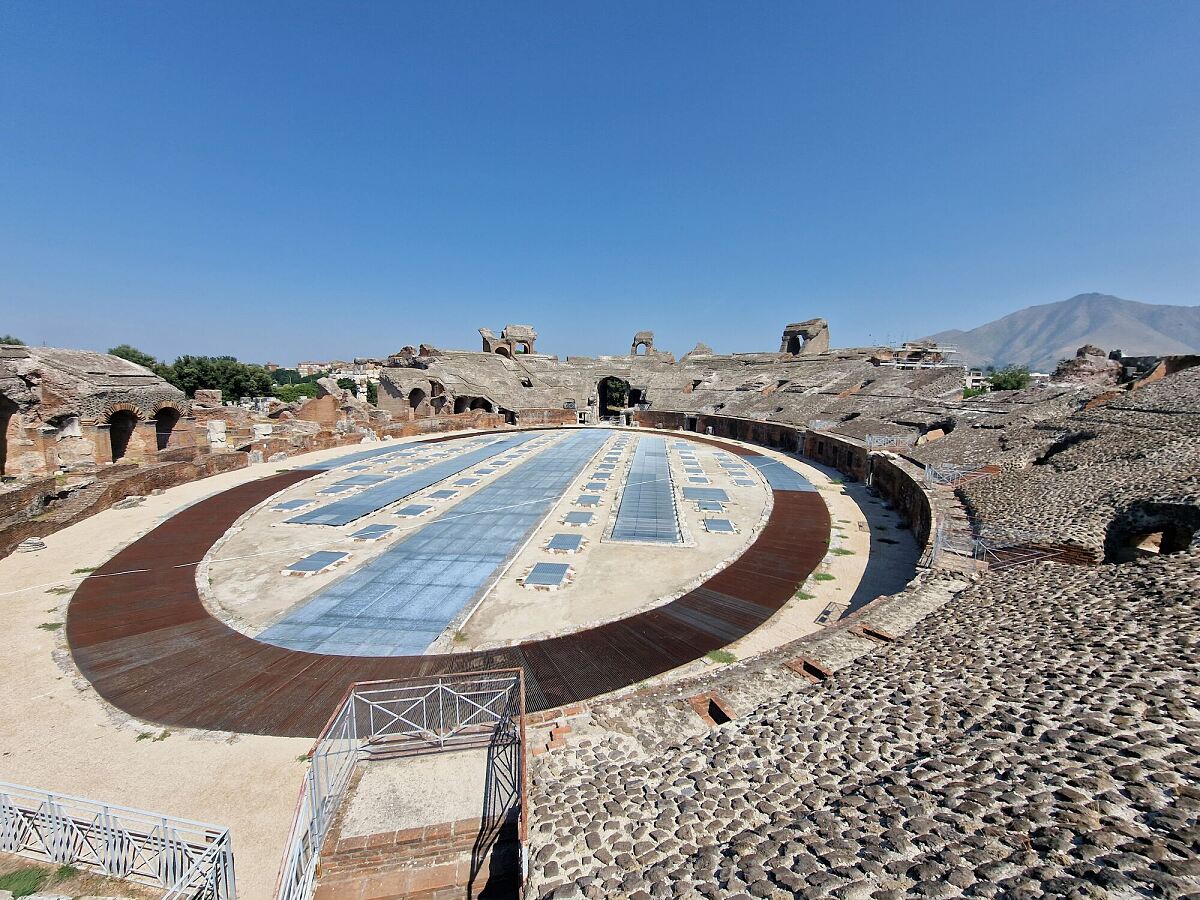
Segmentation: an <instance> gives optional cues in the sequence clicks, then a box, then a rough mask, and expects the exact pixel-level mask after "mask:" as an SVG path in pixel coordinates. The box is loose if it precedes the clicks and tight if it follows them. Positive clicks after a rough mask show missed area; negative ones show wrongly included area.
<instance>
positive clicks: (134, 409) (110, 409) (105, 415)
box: [100, 400, 145, 422]
mask: <svg viewBox="0 0 1200 900" xmlns="http://www.w3.org/2000/svg"><path fill="white" fill-rule="evenodd" d="M119 412H127V413H133V417H134V418H135V419H138V420H139V421H140V420H142V419H143V418H145V411H144V410H143V409H142V408H141V407H140V406H138V405H137V404H136V403H130V402H129V401H127V400H117V401H115V402H113V403H109V404H108V405H107V406H105V407H104V409H103V410H101V412H100V421H101V422H108V420H109V419H111V418H112V417H113V416H114V415H116V414H117V413H119Z"/></svg>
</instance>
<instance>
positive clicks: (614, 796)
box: [531, 548, 1200, 898]
mask: <svg viewBox="0 0 1200 900" xmlns="http://www.w3.org/2000/svg"><path fill="white" fill-rule="evenodd" d="M1198 592H1200V548H1198V549H1194V550H1192V551H1191V552H1189V553H1188V554H1186V555H1185V556H1182V557H1176V558H1163V559H1158V560H1153V561H1149V562H1138V563H1133V564H1129V565H1125V566H1121V567H1119V568H1116V569H1112V568H1103V569H1096V570H1092V571H1087V572H1081V571H1080V570H1078V569H1076V568H1072V567H1064V566H1056V565H1054V564H1048V563H1047V564H1042V565H1038V566H1035V567H1030V568H1027V569H1025V570H1024V571H1021V572H1020V573H1019V574H1013V573H995V574H991V575H989V576H987V577H985V578H983V579H982V580H980V581H979V582H977V583H976V584H974V585H972V586H971V587H969V588H968V589H967V590H965V591H963V592H962V593H960V594H959V595H958V596H957V597H956V598H955V599H954V600H952V601H951V602H950V603H948V604H946V605H945V606H944V607H942V608H941V609H940V610H939V611H937V612H936V613H935V614H933V615H930V616H929V617H928V618H927V619H926V620H925V621H924V622H922V623H921V624H920V625H919V626H918V627H916V628H915V629H913V631H912V632H910V633H909V634H908V635H906V636H905V637H904V638H903V639H902V640H901V641H899V642H897V643H895V644H892V645H890V646H889V647H887V648H884V649H881V650H879V651H878V652H875V653H874V654H871V655H869V656H867V657H864V658H862V659H859V660H858V661H857V662H855V663H854V664H852V665H850V666H848V667H847V668H846V669H845V670H844V671H841V672H839V673H837V674H836V675H835V676H834V677H832V678H830V679H829V680H827V681H825V682H824V683H822V684H820V685H817V686H813V687H809V688H804V689H799V690H794V691H791V692H789V693H786V694H784V695H783V696H781V697H779V698H778V699H776V700H774V701H771V702H768V703H765V704H763V705H762V706H760V707H759V708H758V709H756V710H755V711H754V712H753V713H751V714H750V715H749V716H747V717H746V718H744V719H741V720H736V721H734V722H732V723H729V724H726V725H724V726H722V727H720V728H718V729H716V730H714V731H712V732H711V733H710V734H706V735H704V736H701V737H698V738H693V739H691V740H688V741H685V742H683V743H681V744H677V745H674V746H662V745H659V746H655V747H653V748H652V749H650V750H649V751H647V750H644V749H643V748H641V747H640V746H639V745H637V744H636V743H634V742H632V741H630V740H622V739H619V738H616V737H613V738H609V739H606V740H602V741H597V742H596V743H594V744H590V745H589V744H586V743H583V744H581V745H580V746H579V747H578V748H577V749H575V750H574V751H567V752H563V753H559V754H556V755H551V756H549V757H547V758H546V759H547V760H548V761H547V762H546V763H544V764H543V765H542V766H541V767H539V768H538V769H536V770H535V778H534V788H533V793H532V797H531V804H532V816H533V819H532V821H533V822H535V823H537V824H536V825H535V827H534V829H533V835H532V844H533V846H532V852H533V857H534V860H535V863H536V864H535V865H534V867H533V871H534V880H533V888H534V890H533V895H534V896H546V895H548V894H549V895H552V896H554V897H559V896H579V895H582V896H587V897H610V896H618V895H619V896H629V897H642V896H652V897H694V896H708V897H732V896H740V895H741V894H742V893H743V892H744V893H746V894H749V895H750V896H755V897H790V896H805V897H827V896H841V897H868V896H874V897H881V898H883V897H899V896H903V895H906V894H908V893H912V894H916V895H922V896H934V897H953V896H960V895H962V896H979V897H989V896H999V895H1005V896H1026V897H1040V896H1044V897H1050V896H1078V897H1089V896H1097V897H1100V896H1134V895H1140V894H1156V895H1160V896H1183V895H1185V894H1187V893H1189V892H1191V891H1195V890H1196V889H1197V888H1200V880H1197V877H1196V876H1197V874H1198V873H1200V867H1198V866H1197V864H1196V862H1195V848H1196V844H1197V840H1198V839H1200V824H1198V820H1197V815H1198V812H1200V786H1198V784H1197V776H1200V766H1198V763H1197V760H1198V758H1200V688H1198V679H1197V675H1198V674H1200V673H1198V668H1200V663H1198V657H1197V652H1196V651H1197V649H1200V648H1198V645H1200V614H1198V611H1197V595H1198Z"/></svg>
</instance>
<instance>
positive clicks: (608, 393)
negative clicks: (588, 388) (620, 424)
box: [596, 375, 629, 417]
mask: <svg viewBox="0 0 1200 900" xmlns="http://www.w3.org/2000/svg"><path fill="white" fill-rule="evenodd" d="M596 394H597V395H598V396H599V398H600V415H601V417H605V416H617V415H620V413H621V410H623V409H625V407H626V406H627V405H628V403H629V382H628V381H626V380H625V379H624V378H618V377H617V376H615V375H609V376H606V377H605V378H601V379H600V381H599V382H598V383H597V384H596Z"/></svg>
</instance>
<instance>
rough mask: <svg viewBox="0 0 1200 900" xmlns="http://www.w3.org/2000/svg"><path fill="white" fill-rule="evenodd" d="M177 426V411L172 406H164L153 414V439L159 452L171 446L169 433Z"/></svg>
mask: <svg viewBox="0 0 1200 900" xmlns="http://www.w3.org/2000/svg"><path fill="white" fill-rule="evenodd" d="M178 424H179V410H177V409H175V408H174V407H172V406H164V407H163V408H162V409H160V410H159V411H158V412H156V413H155V414H154V439H155V442H156V444H157V446H158V449H159V450H166V449H167V448H168V447H169V446H170V445H171V432H173V431H174V430H175V426H176V425H178Z"/></svg>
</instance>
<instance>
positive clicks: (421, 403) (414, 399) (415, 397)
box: [408, 388, 428, 413]
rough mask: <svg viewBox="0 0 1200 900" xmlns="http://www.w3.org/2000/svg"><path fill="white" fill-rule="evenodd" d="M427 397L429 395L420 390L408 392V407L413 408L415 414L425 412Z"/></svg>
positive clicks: (414, 389)
mask: <svg viewBox="0 0 1200 900" xmlns="http://www.w3.org/2000/svg"><path fill="white" fill-rule="evenodd" d="M427 396H428V395H427V394H426V393H425V392H424V391H423V390H421V389H420V388H413V389H412V390H411V391H409V392H408V405H409V407H411V408H412V410H413V412H414V413H420V412H423V411H424V408H425V399H426V397H427Z"/></svg>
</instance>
